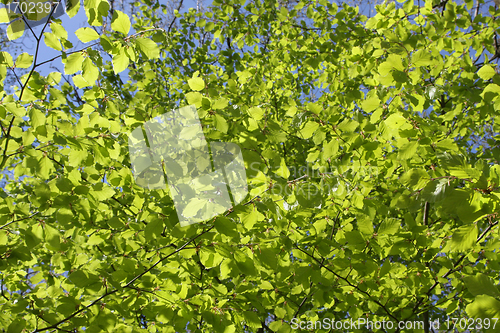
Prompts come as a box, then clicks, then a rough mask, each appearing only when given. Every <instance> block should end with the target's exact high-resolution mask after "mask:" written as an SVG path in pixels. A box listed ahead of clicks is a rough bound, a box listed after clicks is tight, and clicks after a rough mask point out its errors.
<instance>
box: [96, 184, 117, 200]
mask: <svg viewBox="0 0 500 333" xmlns="http://www.w3.org/2000/svg"><path fill="white" fill-rule="evenodd" d="M91 194H92V196H93V197H94V198H95V199H96V200H98V201H105V200H107V199H109V198H111V197H112V196H113V195H115V190H113V189H112V188H111V187H109V185H107V184H105V183H102V182H100V183H97V184H95V185H94V186H92V192H91Z"/></svg>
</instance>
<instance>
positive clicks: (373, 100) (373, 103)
mask: <svg viewBox="0 0 500 333" xmlns="http://www.w3.org/2000/svg"><path fill="white" fill-rule="evenodd" d="M379 106H380V99H379V98H378V97H377V95H375V94H374V95H372V96H370V97H369V98H368V99H365V100H364V101H363V102H361V107H362V108H363V110H364V111H365V112H372V111H373V110H375V109H376V108H378V107H379Z"/></svg>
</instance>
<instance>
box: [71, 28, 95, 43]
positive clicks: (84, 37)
mask: <svg viewBox="0 0 500 333" xmlns="http://www.w3.org/2000/svg"><path fill="white" fill-rule="evenodd" d="M75 35H76V37H78V39H79V40H81V41H82V42H84V43H88V42H90V41H93V40H96V39H99V34H98V33H97V32H96V31H95V30H94V29H92V28H87V27H85V28H80V29H78V30H77V31H75Z"/></svg>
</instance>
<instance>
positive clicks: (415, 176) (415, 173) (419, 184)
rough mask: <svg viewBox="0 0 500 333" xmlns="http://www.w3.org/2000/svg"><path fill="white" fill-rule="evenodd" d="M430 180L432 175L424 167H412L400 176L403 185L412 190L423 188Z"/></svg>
mask: <svg viewBox="0 0 500 333" xmlns="http://www.w3.org/2000/svg"><path fill="white" fill-rule="evenodd" d="M429 180H430V177H429V175H428V174H427V172H426V171H425V170H424V169H411V170H409V171H408V172H406V173H405V174H403V175H402V176H401V177H400V178H399V181H400V182H401V183H402V184H403V185H405V186H407V187H409V188H410V189H412V190H417V189H421V188H423V187H424V186H425V184H427V183H428V182H429Z"/></svg>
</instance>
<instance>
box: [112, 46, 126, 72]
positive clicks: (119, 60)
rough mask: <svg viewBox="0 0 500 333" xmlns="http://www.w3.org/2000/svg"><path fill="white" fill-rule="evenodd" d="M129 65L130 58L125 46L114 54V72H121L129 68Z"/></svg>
mask: <svg viewBox="0 0 500 333" xmlns="http://www.w3.org/2000/svg"><path fill="white" fill-rule="evenodd" d="M128 65H129V58H128V56H127V54H126V53H125V50H124V49H123V48H120V49H119V50H118V53H117V54H115V55H113V72H115V74H118V73H121V72H123V71H124V70H126V69H127V67H128Z"/></svg>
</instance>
